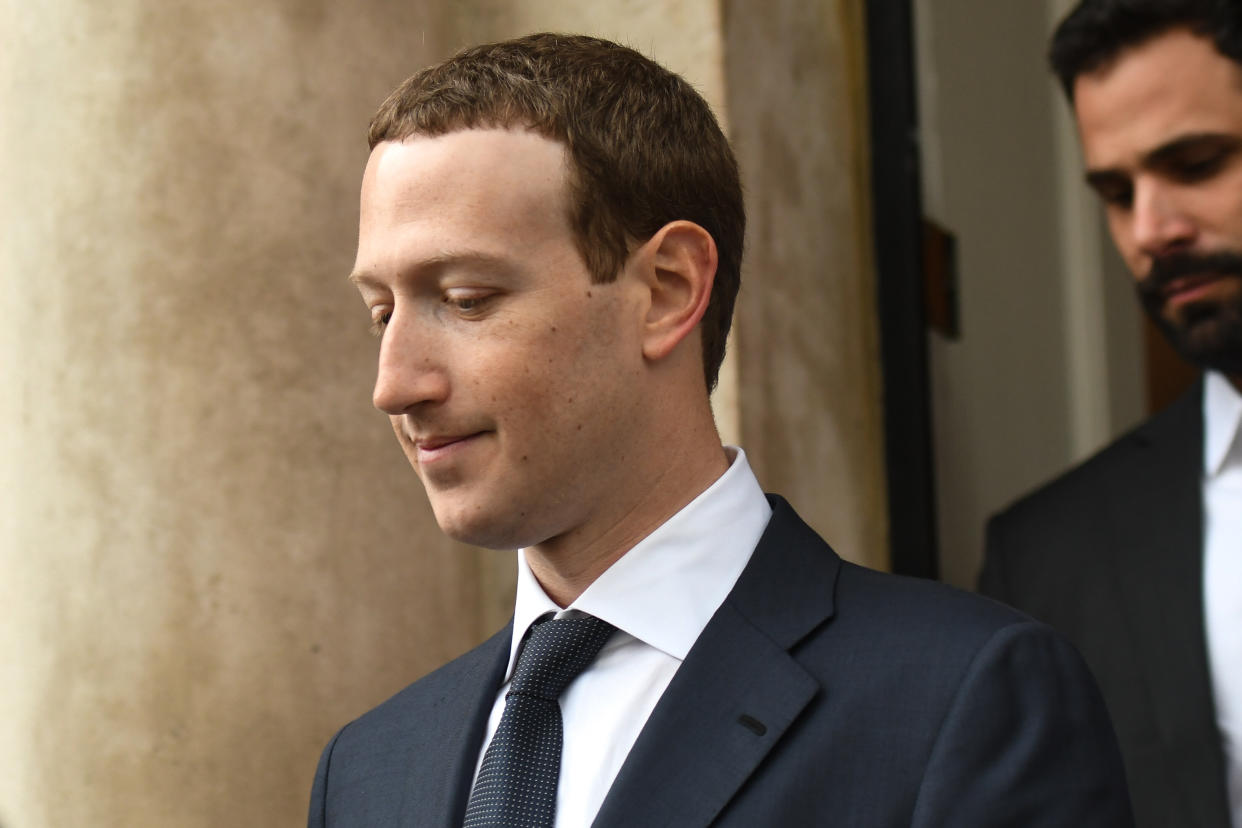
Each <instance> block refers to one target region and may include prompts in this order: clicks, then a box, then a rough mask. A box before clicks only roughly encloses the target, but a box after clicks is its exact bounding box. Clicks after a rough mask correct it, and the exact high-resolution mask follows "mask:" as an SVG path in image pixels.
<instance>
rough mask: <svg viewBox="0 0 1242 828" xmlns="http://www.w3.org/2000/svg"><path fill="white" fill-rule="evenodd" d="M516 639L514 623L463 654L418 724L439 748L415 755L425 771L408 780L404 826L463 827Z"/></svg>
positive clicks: (431, 743)
mask: <svg viewBox="0 0 1242 828" xmlns="http://www.w3.org/2000/svg"><path fill="white" fill-rule="evenodd" d="M512 638H513V622H512V621H510V622H509V624H508V625H506V626H505V628H504V629H502V630H501V631H500V632H498V633H496V634H495V635H494V636H492V637H491V638H490V639H488V640H487V641H485V642H484V643H483V644H482V645H481V646H479V648H478V649H476V650H474V651H472V652H471V653H469V654H468V655H467V656H466V657H465V658H466V660H467V663H466V664H464V665H463V669H462V672H461V674H460V675H459V676H458V677H456V679H455V680H454V681H452V682H450V683H446V684H445V686H444V688H443V690H442V691H441V692H440V693H439V695H438V697H437V698H436V700H435V702H434V703H433V705H432V707H431V709H430V710H429V711H428V712H427V713H426V715H425V718H424V720H423V721H419V722H416V723H414V726H417V727H419V728H420V729H426V731H427V732H428V733H429V734H430V736H429V737H424V739H423V740H422V743H423V744H429V745H433V746H435V749H436V753H435V755H426V756H416V757H412V760H413V762H415V763H417V765H418V766H419V767H423V768H426V769H427V771H426V772H425V773H421V774H418V775H412V776H411V777H410V779H409V783H408V785H407V788H406V795H405V800H404V803H403V809H402V810H403V817H402V821H401V824H403V825H428V826H443V828H459V826H460V825H461V823H462V819H463V817H464V816H465V813H466V801H467V799H468V798H469V796H470V786H471V784H472V783H473V781H474V770H475V765H476V763H477V762H478V758H479V749H480V748H481V747H482V743H483V737H484V735H485V734H486V732H487V719H488V716H489V715H490V713H491V711H492V706H493V704H494V703H495V700H496V691H497V690H498V689H499V687H500V683H501V681H503V680H504V672H505V667H507V666H508V664H509V644H510V642H511V641H512ZM420 718H423V717H420Z"/></svg>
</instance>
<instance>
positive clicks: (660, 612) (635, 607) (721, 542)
mask: <svg viewBox="0 0 1242 828" xmlns="http://www.w3.org/2000/svg"><path fill="white" fill-rule="evenodd" d="M726 450H727V451H728V453H729V454H730V455H731V456H732V462H731V464H730V466H729V469H728V470H727V471H726V472H725V473H724V474H723V475H721V477H720V478H719V479H718V480H717V481H716V482H715V483H713V484H712V485H711V486H710V487H709V488H708V489H707V490H706V491H705V492H703V493H702V494H701V495H699V496H698V497H697V498H695V499H694V500H693V501H691V502H690V504H689V505H687V506H686V507H685V508H684V509H682V510H681V511H680V512H678V513H677V514H675V515H673V517H671V518H669V520H668V521H666V522H665V523H664V524H663V525H662V526H660V528H658V529H656V531H654V532H652V533H651V534H650V535H648V536H647V537H646V538H644V539H643V540H642V541H640V542H639V543H638V545H636V546H635V547H634V548H633V549H631V550H630V551H629V552H627V553H626V554H625V555H624V556H622V557H621V559H620V560H618V561H617V562H616V563H614V564H613V565H612V566H611V567H609V568H608V569H607V570H606V571H605V572H604V573H603V574H602V575H600V576H599V578H597V579H596V580H595V582H594V583H593V584H591V585H590V586H589V587H587V589H586V590H585V591H584V592H583V593H582V594H581V595H580V596H578V599H577V600H576V601H574V602H573V603H572V604H570V605H569V606H568V607H566V608H565V609H564V610H561V609H560V608H559V607H558V606H557V605H556V604H555V603H554V602H553V601H552V599H550V598H549V597H548V596H547V594H546V593H544V591H543V589H542V588H541V587H540V586H539V582H538V581H536V580H535V576H534V575H533V574H532V573H531V571H530V567H529V566H528V565H527V563H526V556H525V555H524V554H522V553H521V552H519V554H518V581H517V602H516V606H515V609H514V617H513V642H512V644H511V646H510V650H509V668H508V671H507V672H506V674H505V683H504V685H503V686H502V687H501V688H500V692H499V693H498V694H497V695H496V702H495V704H494V706H493V707H492V714H491V718H490V719H489V721H488V724H487V738H486V739H484V740H483V745H484V749H483V751H485V750H486V746H487V744H488V743H489V742H491V739H492V734H494V733H495V732H496V728H497V726H498V725H499V724H500V717H501V715H502V714H503V713H504V708H505V693H506V692H507V691H508V687H509V680H510V678H511V677H512V675H513V666H514V662H515V661H516V658H517V650H518V645H519V643H520V642H521V640H522V637H523V636H524V635H525V634H526V630H527V628H528V627H530V625H531V623H532V622H533V621H535V619H537V618H539V617H540V616H541V615H543V614H545V613H548V612H552V613H555V615H556V617H558V618H560V617H564V616H566V615H572V614H573V613H574V612H585V613H588V614H590V615H594V616H595V617H596V618H601V619H603V620H604V621H607V622H608V623H610V624H612V625H613V626H614V627H616V628H617V632H616V633H614V634H613V636H612V638H611V639H609V641H608V643H607V644H605V645H604V649H603V650H601V651H600V654H599V656H598V657H597V658H596V659H595V661H594V662H593V663H592V664H591V665H590V666H589V667H587V669H586V670H585V671H583V673H582V674H581V675H579V676H578V678H577V679H575V680H574V682H573V683H572V684H570V685H569V688H568V689H567V690H566V691H565V692H564V693H563V694H562V695H561V714H562V716H563V719H564V725H565V727H564V742H563V745H562V748H561V776H560V783H559V785H558V787H557V796H556V825H557V827H558V828H571V826H573V827H575V828H576V826H587V825H590V824H591V821H592V820H594V819H595V815H596V813H597V812H598V811H599V808H600V805H601V804H603V801H604V797H605V795H607V793H608V789H609V788H610V787H611V786H612V782H613V780H614V779H615V778H616V776H617V771H619V770H620V769H621V765H622V763H623V762H624V761H625V757H626V756H627V755H628V754H629V752H630V748H631V747H632V746H633V745H634V742H635V740H636V739H637V738H638V734H639V731H641V730H642V729H643V725H645V724H646V723H647V718H648V717H649V716H650V715H651V711H652V709H654V708H655V706H656V702H658V701H659V700H660V696H661V695H663V693H664V690H665V689H666V688H667V687H668V685H669V682H670V681H672V678H673V674H674V673H676V672H677V668H678V667H680V666H681V662H682V661H683V660H684V659H685V657H686V653H687V652H689V651H690V647H691V646H692V645H693V644H694V642H695V641H696V640H697V639H698V637H699V634H700V633H701V632H703V628H704V627H705V626H707V622H708V621H709V620H710V619H711V617H712V615H713V614H714V613H715V612H716V610H717V608H718V607H719V606H720V605H721V604H722V603H723V602H724V599H725V597H726V596H727V595H728V594H729V591H730V590H731V589H732V588H733V584H734V583H735V582H736V581H737V578H738V576H739V575H741V574H742V570H743V569H744V568H745V567H746V564H747V562H748V561H749V560H750V555H751V552H753V551H754V548H755V544H756V543H758V541H759V536H760V535H762V534H763V530H764V529H765V528H766V527H767V524H768V519H769V518H770V517H771V516H772V509H771V507H770V506H769V505H768V502H767V500H766V499H765V498H764V496H763V490H762V489H761V488H760V487H759V483H758V481H757V480H756V479H755V476H754V474H753V473H752V472H751V470H750V465H749V464H748V463H747V462H746V454H745V453H744V452H743V451H742V450H741V449H738V448H735V447H732V446H729V447H727V449H726ZM483 751H480V753H479V764H481V763H482V760H483ZM475 775H476V776H477V775H478V765H476V769H475Z"/></svg>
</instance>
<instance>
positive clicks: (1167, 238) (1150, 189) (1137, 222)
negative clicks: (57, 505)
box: [1133, 181, 1198, 258]
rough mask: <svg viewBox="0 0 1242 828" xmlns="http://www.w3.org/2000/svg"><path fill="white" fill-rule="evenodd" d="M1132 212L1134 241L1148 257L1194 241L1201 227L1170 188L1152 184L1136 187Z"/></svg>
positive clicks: (1162, 254)
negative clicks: (1183, 207)
mask: <svg viewBox="0 0 1242 828" xmlns="http://www.w3.org/2000/svg"><path fill="white" fill-rule="evenodd" d="M1133 209H1134V218H1133V221H1134V225H1133V233H1134V241H1135V244H1136V245H1137V246H1138V248H1139V250H1140V251H1142V252H1143V253H1144V254H1146V255H1147V256H1151V257H1154V258H1159V257H1160V256H1164V255H1167V254H1169V253H1175V252H1177V251H1178V250H1180V249H1182V248H1185V247H1189V246H1190V245H1191V244H1192V243H1193V242H1194V240H1195V236H1196V234H1197V233H1198V227H1197V225H1196V224H1195V222H1194V221H1193V220H1192V219H1191V218H1190V216H1188V215H1187V213H1186V212H1185V211H1184V210H1183V209H1182V206H1181V204H1180V200H1179V199H1178V197H1177V193H1176V192H1175V191H1174V188H1172V187H1170V186H1169V185H1167V184H1162V183H1159V182H1151V181H1147V182H1141V183H1139V184H1137V185H1136V186H1135V191H1134V208H1133Z"/></svg>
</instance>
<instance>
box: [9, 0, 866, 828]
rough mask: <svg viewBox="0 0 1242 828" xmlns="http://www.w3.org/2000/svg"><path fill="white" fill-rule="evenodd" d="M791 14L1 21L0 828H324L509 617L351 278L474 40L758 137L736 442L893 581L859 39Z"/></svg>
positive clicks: (734, 387) (534, 7)
mask: <svg viewBox="0 0 1242 828" xmlns="http://www.w3.org/2000/svg"><path fill="white" fill-rule="evenodd" d="M767 8H769V9H771V10H772V13H771V15H770V19H769V16H768V15H758V14H757V11H756V10H755V9H751V8H747V7H746V6H745V4H742V3H740V2H729V3H725V4H723V5H721V4H720V3H717V2H708V0H702V2H677V0H663V2H637V0H622V2H617V3H613V4H580V3H576V2H568V0H566V2H560V3H554V2H531V0H525V2H500V0H488V1H487V2H482V1H481V0H474V2H457V3H445V2H434V3H433V2H431V1H430V0H426V2H421V3H419V2H415V3H402V4H398V3H392V2H383V0H362V2H358V3H353V4H347V5H343V4H335V5H334V4H330V3H308V2H305V1H304V0H261V2H245V3H243V2H236V0H222V2H218V3H214V4H203V3H195V2H191V0H159V1H158V2H157V0H116V2H112V3H108V4H98V3H88V2H85V0H65V1H64V2H61V3H58V4H35V3H31V4H18V3H7V4H4V5H3V6H0V32H4V39H5V42H4V45H3V48H0V111H3V112H4V113H5V116H4V117H3V118H0V187H2V189H0V192H3V193H4V196H3V199H2V200H0V211H2V212H0V226H3V227H4V228H5V231H4V233H3V234H0V276H2V278H3V289H4V292H3V294H0V296H2V297H3V298H2V299H0V301H2V302H3V309H4V310H3V314H4V320H5V324H4V325H0V394H2V395H3V396H0V402H2V404H0V441H2V442H0V451H2V456H3V462H0V491H3V493H4V495H3V497H2V498H0V606H4V607H5V623H4V624H0V665H3V666H0V756H3V757H5V758H4V759H0V824H3V825H4V826H6V828H52V826H57V827H58V826H64V825H74V826H77V825H90V826H101V827H102V828H108V826H126V828H132V827H134V826H137V828H145V826H151V827H152V828H154V826H161V828H162V826H167V825H176V826H179V827H180V826H186V828H193V826H200V825H201V826H204V827H205V826H209V825H210V826H216V825H231V826H271V825H288V824H298V823H300V822H301V821H302V820H303V819H304V809H305V803H306V797H307V794H308V791H309V785H310V779H311V775H312V772H313V769H314V763H315V760H316V758H317V756H318V753H319V750H320V748H321V747H322V745H323V744H324V742H325V741H326V740H327V739H328V738H329V736H330V735H331V733H332V732H333V730H335V729H336V728H337V727H339V726H340V725H341V724H342V723H344V722H346V721H348V720H349V718H351V717H352V716H354V715H357V714H358V713H360V712H361V711H363V710H365V709H366V708H368V707H370V706H371V705H373V704H375V703H376V702H378V701H379V700H381V699H383V698H385V697H386V696H387V695H389V694H391V693H392V692H394V691H395V690H397V689H398V688H399V687H401V686H403V685H404V684H406V683H407V682H408V681H410V680H411V679H412V678H414V677H416V676H418V675H420V674H421V673H423V672H426V671H427V670H429V669H431V668H432V667H434V666H436V665H437V664H439V663H442V662H443V661H445V660H447V659H448V658H450V657H452V656H453V655H455V654H457V653H459V652H461V651H463V650H464V649H466V648H467V647H469V646H470V645H471V644H473V643H474V642H476V641H478V640H480V639H481V638H482V637H484V636H485V635H486V634H487V633H489V632H490V631H491V630H493V629H495V628H496V627H497V626H499V624H501V623H503V620H504V618H505V617H506V616H507V613H508V611H509V602H510V601H511V595H510V590H511V577H512V576H511V570H512V567H511V558H510V557H509V556H505V555H501V556H497V555H495V554H492V553H482V552H479V551H476V550H470V549H467V548H463V547H460V546H458V545H456V544H453V543H450V542H448V541H446V540H445V539H443V537H442V536H441V535H440V533H439V531H438V530H437V529H436V528H435V526H434V522H433V521H432V519H431V517H430V513H429V510H428V508H427V506H426V503H425V499H424V497H423V494H422V492H421V490H420V487H419V485H418V483H417V481H416V479H415V478H414V476H413V474H412V473H411V472H410V471H409V469H408V467H407V466H406V465H405V461H404V459H403V458H402V457H401V455H400V452H399V450H398V449H397V448H396V446H395V444H394V442H393V440H392V437H391V434H390V432H389V430H388V427H387V425H386V423H385V422H384V418H383V417H382V416H381V415H379V414H378V413H376V412H375V411H373V410H372V409H371V407H370V404H369V396H370V383H371V379H372V376H373V361H374V354H375V344H374V342H373V341H372V340H370V339H369V337H368V336H367V334H366V328H367V320H366V314H365V312H364V311H363V309H362V307H361V303H359V302H358V300H357V298H356V297H355V296H354V295H353V293H352V289H351V288H349V287H348V286H347V285H346V284H345V282H344V278H343V277H344V275H345V274H346V273H347V272H348V269H349V266H350V263H351V261H352V255H353V245H354V240H355V238H354V237H355V232H356V214H357V207H356V198H357V184H358V178H359V176H360V173H361V169H362V165H363V163H364V160H365V157H366V147H365V143H364V137H363V133H364V128H365V124H366V121H367V119H368V117H369V116H370V113H371V112H372V111H373V109H374V108H375V106H376V104H377V103H378V102H379V101H380V100H381V99H382V98H383V96H384V95H385V94H386V93H387V92H388V91H389V90H390V89H391V88H392V87H393V86H395V85H396V83H397V82H399V81H400V80H401V79H402V78H403V77H405V76H406V75H408V74H409V73H410V72H412V71H413V70H415V69H417V68H418V67H419V66H421V65H424V64H425V63H427V62H430V61H433V60H436V59H439V58H441V57H443V56H445V55H447V54H449V53H451V52H452V51H454V50H455V49H456V48H458V47H460V46H462V45H465V44H466V43H469V42H475V41H477V40H480V39H483V38H489V37H503V36H507V35H510V34H517V33H519V32H522V31H529V30H534V29H542V28H553V29H559V30H582V31H591V32H596V33H600V34H604V35H606V36H610V37H614V38H617V39H619V40H622V41H624V42H627V43H630V44H632V45H634V46H636V47H638V48H640V49H642V50H643V51H645V52H647V53H648V54H651V55H653V56H654V57H656V58H657V59H659V60H661V61H663V62H665V63H666V64H668V65H669V66H671V67H673V68H674V69H676V70H678V71H680V72H683V73H684V74H685V75H686V76H687V77H689V78H690V79H691V80H692V81H693V82H694V83H695V84H696V85H697V86H698V87H699V88H700V89H701V90H702V91H703V92H704V94H705V95H706V96H707V97H708V98H709V100H711V101H712V102H713V104H715V105H716V106H717V107H718V109H719V110H720V111H721V112H727V111H731V112H736V113H739V114H737V115H736V116H735V117H733V118H731V119H730V122H731V123H732V124H733V126H732V127H731V132H732V133H733V135H734V136H735V137H736V138H737V140H738V142H739V151H740V154H741V156H742V159H743V164H745V165H753V166H754V169H750V170H748V171H747V186H748V190H749V193H748V197H749V199H750V208H751V211H752V215H753V216H754V219H753V221H754V227H755V229H756V233H755V234H754V235H753V236H752V243H751V251H752V257H751V259H750V261H749V263H748V265H747V274H746V278H747V280H748V284H747V287H746V288H745V290H744V293H743V297H742V300H741V303H740V307H739V322H738V324H739V328H740V336H739V339H738V340H737V341H736V342H735V344H734V345H733V348H732V353H733V355H732V356H731V357H730V363H729V366H728V367H727V369H726V374H725V380H724V382H723V388H722V391H721V393H720V394H719V395H718V397H717V400H716V403H717V411H718V417H719V419H720V422H721V425H722V431H723V432H724V433H725V435H726V437H727V438H728V439H738V435H741V436H742V437H744V439H745V441H746V444H747V445H748V447H749V448H750V451H751V456H752V457H753V458H754V460H755V464H756V467H757V468H758V469H759V471H760V475H761V477H762V479H763V480H764V482H765V483H766V484H767V485H768V486H769V487H770V488H773V489H777V490H780V491H783V492H784V493H786V494H788V495H789V496H790V497H791V499H792V500H793V501H794V503H795V505H797V506H798V507H799V508H801V509H803V511H804V512H805V513H807V515H808V516H809V517H810V518H811V520H812V522H813V523H815V524H816V525H817V526H819V527H820V528H821V529H823V530H824V531H825V532H826V533H827V534H829V535H830V536H831V537H832V539H833V540H834V541H835V542H836V544H837V546H838V547H839V548H841V549H842V551H843V552H844V553H845V554H847V555H851V556H853V557H857V558H863V559H867V560H873V561H882V560H883V543H884V541H883V533H882V526H883V502H882V487H881V485H880V483H879V474H880V463H879V454H878V452H879V448H878V447H879V438H878V431H877V429H878V419H875V418H876V417H877V409H878V397H877V394H876V390H875V389H876V387H877V385H876V377H877V371H876V366H875V354H874V345H873V339H874V332H873V330H872V325H871V323H870V322H869V320H870V314H871V307H870V304H869V303H870V291H869V288H868V287H867V285H868V284H869V279H870V276H869V265H868V263H867V261H866V257H865V255H864V253H863V252H862V251H865V250H866V245H865V243H863V242H862V241H861V237H862V236H863V235H865V233H866V227H865V222H864V221H863V219H862V218H860V216H865V215H866V212H865V210H863V209H862V207H861V206H860V205H861V203H862V202H861V200H860V199H861V195H860V194H861V192H862V189H861V187H862V185H861V181H862V180H863V179H862V178H860V175H861V174H862V173H861V172H860V171H861V170H863V169H865V167H864V165H863V164H862V162H861V161H860V157H859V153H860V149H859V147H860V146H861V143H860V139H859V135H858V134H857V126H858V123H859V117H858V112H857V108H856V107H857V101H858V99H857V95H858V88H857V84H858V82H859V76H858V74H857V72H856V69H855V61H854V58H853V57H852V53H851V51H850V45H849V44H850V43H851V37H852V36H853V35H852V34H851V32H852V31H853V29H852V28H851V27H852V26H853V25H854V22H855V18H854V17H853V16H852V15H856V14H857V9H856V7H855V5H854V4H851V3H841V4H840V5H837V4H834V3H827V2H825V3H824V4H823V5H822V6H818V7H813V8H812V9H811V10H807V9H806V8H804V7H803V6H802V5H801V4H798V3H794V2H792V0H782V2H780V3H776V4H772V5H770V6H769V7H767ZM851 10H852V11H851ZM750 26H754V27H756V28H757V30H758V31H759V32H760V35H761V36H760V37H757V38H755V40H754V42H753V43H751V42H749V41H748V39H747V37H746V35H745V31H746V28H747V27H750ZM786 39H788V40H789V41H790V42H792V43H794V44H795V45H796V48H795V49H794V50H793V51H792V52H788V51H787V50H786V49H785V46H784V43H785V40H786ZM821 74H822V75H825V77H820V76H821ZM800 84H801V85H804V86H805V89H804V90H802V91H799V90H798V89H797V88H795V87H797V86H798V85H800ZM808 108H809V110H808ZM808 111H810V112H813V113H815V114H814V117H815V118H816V119H821V118H822V119H823V121H822V123H819V124H818V125H815V124H812V123H808V121H809V120H810V119H809V118H808V116H807V112H808ZM764 120H770V121H776V122H778V123H776V124H767V125H766V126H765V125H764V124H763V123H762V122H763V121H764ZM780 122H788V123H780ZM768 141H771V142H772V146H771V147H766V146H765V145H766V144H767V142H768ZM821 190H822V192H821ZM825 262H826V263H827V264H826V265H825V264H824V263H825Z"/></svg>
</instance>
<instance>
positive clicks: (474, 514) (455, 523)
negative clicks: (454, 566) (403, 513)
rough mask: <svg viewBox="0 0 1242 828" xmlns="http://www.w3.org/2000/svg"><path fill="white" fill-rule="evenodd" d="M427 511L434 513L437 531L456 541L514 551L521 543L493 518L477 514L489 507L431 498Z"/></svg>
mask: <svg viewBox="0 0 1242 828" xmlns="http://www.w3.org/2000/svg"><path fill="white" fill-rule="evenodd" d="M431 511H432V513H433V514H435V517H436V524H437V525H439V527H440V531H441V532H443V533H444V534H445V535H447V536H448V537H450V538H452V539H453V540H455V541H457V542H458V543H464V544H468V545H470V546H477V547H480V548H482V549H495V550H514V549H518V548H520V547H521V546H522V545H523V544H522V543H521V542H520V541H518V540H516V539H515V537H514V532H512V531H511V530H509V529H508V528H507V527H505V526H503V525H501V524H499V523H498V522H497V521H495V520H492V519H488V518H487V517H481V515H486V514H488V511H489V510H486V509H481V508H472V507H468V506H467V507H465V508H461V507H460V506H458V505H454V506H447V505H441V506H437V505H436V502H435V500H434V499H433V500H432V504H431Z"/></svg>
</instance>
